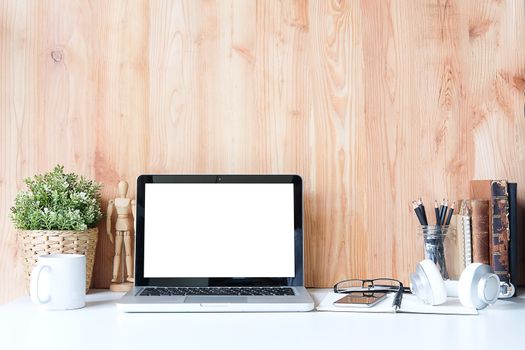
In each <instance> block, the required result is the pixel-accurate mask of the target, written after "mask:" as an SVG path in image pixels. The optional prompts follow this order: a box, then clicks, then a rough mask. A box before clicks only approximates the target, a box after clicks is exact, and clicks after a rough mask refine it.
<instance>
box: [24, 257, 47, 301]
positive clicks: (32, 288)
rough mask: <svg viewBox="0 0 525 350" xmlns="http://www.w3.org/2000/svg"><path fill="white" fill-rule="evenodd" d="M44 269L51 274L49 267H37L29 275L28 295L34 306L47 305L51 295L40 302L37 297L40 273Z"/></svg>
mask: <svg viewBox="0 0 525 350" xmlns="http://www.w3.org/2000/svg"><path fill="white" fill-rule="evenodd" d="M46 268H47V269H48V271H49V272H51V267H49V266H48V265H37V266H36V267H35V268H34V269H33V272H32V273H31V282H30V283H29V295H30V296H31V300H32V301H33V302H34V303H35V304H47V303H49V302H50V301H51V294H49V296H48V297H47V299H46V300H41V299H40V296H39V295H38V285H39V281H40V273H41V272H42V270H44V269H46Z"/></svg>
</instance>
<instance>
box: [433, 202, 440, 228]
mask: <svg viewBox="0 0 525 350" xmlns="http://www.w3.org/2000/svg"><path fill="white" fill-rule="evenodd" d="M434 213H435V214H436V225H439V205H438V201H437V200H435V201H434Z"/></svg>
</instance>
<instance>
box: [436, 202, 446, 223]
mask: <svg viewBox="0 0 525 350" xmlns="http://www.w3.org/2000/svg"><path fill="white" fill-rule="evenodd" d="M443 209H445V198H443V200H442V201H441V204H440V205H439V219H438V222H437V224H436V225H441V222H442V221H443Z"/></svg>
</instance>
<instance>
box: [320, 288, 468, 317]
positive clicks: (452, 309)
mask: <svg viewBox="0 0 525 350" xmlns="http://www.w3.org/2000/svg"><path fill="white" fill-rule="evenodd" d="M344 296H345V295H344V294H338V293H334V292H330V293H328V294H327V295H326V297H324V299H323V300H321V303H319V305H318V306H317V310H318V311H337V312H371V313H395V312H396V311H395V310H394V309H393V308H392V300H393V298H394V293H391V294H389V295H388V296H387V297H386V298H385V299H384V300H383V301H381V302H379V303H378V304H376V305H374V306H372V307H352V306H334V302H335V301H337V300H339V299H341V298H342V297H344ZM397 312H407V313H420V314H443V315H477V314H478V311H477V310H476V309H474V308H467V307H464V306H463V305H461V303H460V301H459V299H457V298H448V299H447V301H446V302H445V303H444V304H442V305H438V306H431V305H426V304H424V303H423V302H422V301H421V300H419V299H418V298H417V296H415V295H413V294H403V300H402V302H401V308H399V310H397Z"/></svg>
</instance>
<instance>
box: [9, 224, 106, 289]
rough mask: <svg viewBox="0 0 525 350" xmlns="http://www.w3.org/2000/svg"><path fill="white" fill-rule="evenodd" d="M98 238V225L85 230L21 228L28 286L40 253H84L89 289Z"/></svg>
mask: <svg viewBox="0 0 525 350" xmlns="http://www.w3.org/2000/svg"><path fill="white" fill-rule="evenodd" d="M97 239H98V228H96V227H95V228H92V229H88V230H84V231H45V230H42V231H40V230H19V231H18V240H19V244H20V250H21V252H22V259H23V260H24V273H25V277H26V282H27V286H28V288H29V281H30V279H31V271H32V270H33V267H34V266H35V265H36V263H37V260H38V257H39V256H40V255H49V254H83V255H85V256H86V290H87V289H89V286H90V284H91V276H92V274H93V265H94V264H95V249H96V247H97Z"/></svg>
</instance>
